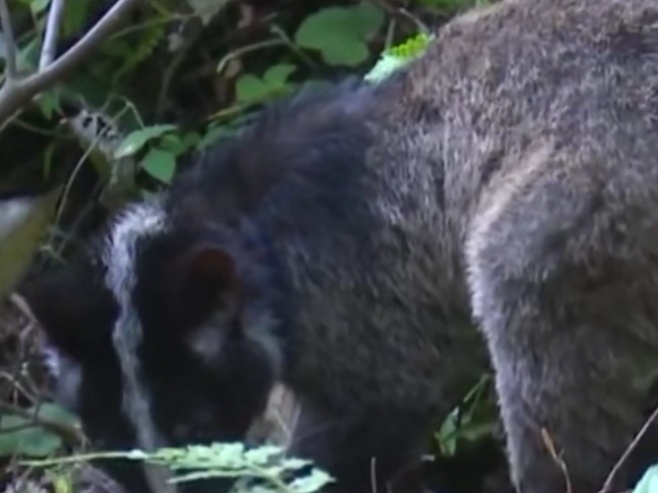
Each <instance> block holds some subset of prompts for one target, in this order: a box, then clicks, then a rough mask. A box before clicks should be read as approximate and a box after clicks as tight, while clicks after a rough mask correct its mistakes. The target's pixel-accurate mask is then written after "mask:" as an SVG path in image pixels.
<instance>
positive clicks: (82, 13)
mask: <svg viewBox="0 0 658 493" xmlns="http://www.w3.org/2000/svg"><path fill="white" fill-rule="evenodd" d="M92 3H93V2H66V3H65V4H64V15H63V16H62V36H66V37H68V36H74V35H76V34H78V33H79V32H80V31H82V29H83V28H84V24H85V20H86V19H87V14H88V13H89V7H90V5H91V4H92Z"/></svg>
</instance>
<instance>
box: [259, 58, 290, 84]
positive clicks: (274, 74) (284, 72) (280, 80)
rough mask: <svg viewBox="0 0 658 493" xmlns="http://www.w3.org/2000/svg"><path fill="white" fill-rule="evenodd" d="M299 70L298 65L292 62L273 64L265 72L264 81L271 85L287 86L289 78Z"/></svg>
mask: <svg viewBox="0 0 658 493" xmlns="http://www.w3.org/2000/svg"><path fill="white" fill-rule="evenodd" d="M295 70H297V66H296V65H292V64H290V63H280V64H278V65H272V66H271V67H270V68H268V69H267V70H266V71H265V73H264V74H263V81H265V82H266V83H267V84H268V85H269V86H285V85H286V83H287V82H288V78H289V77H290V76H291V75H292V74H293V72H295Z"/></svg>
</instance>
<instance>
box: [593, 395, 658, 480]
mask: <svg viewBox="0 0 658 493" xmlns="http://www.w3.org/2000/svg"><path fill="white" fill-rule="evenodd" d="M656 418H658V406H657V407H656V409H654V410H653V413H651V416H649V419H647V421H646V422H645V423H644V426H642V429H641V430H640V431H639V432H638V434H637V435H636V436H635V438H634V439H633V441H632V442H631V444H630V445H629V446H628V447H627V448H626V451H625V452H624V453H623V454H622V456H621V457H620V458H619V460H618V461H617V463H616V464H615V467H613V468H612V471H610V474H608V477H607V478H606V480H605V483H603V488H601V489H600V490H599V493H610V490H611V489H612V482H613V481H614V480H615V476H616V475H617V473H618V472H619V470H620V469H621V467H622V466H623V465H624V463H625V462H626V461H627V460H628V457H629V456H630V455H631V453H633V450H635V448H636V447H637V446H638V444H639V443H640V440H642V437H643V436H644V435H646V433H647V431H649V427H650V426H651V425H652V424H653V422H654V421H656Z"/></svg>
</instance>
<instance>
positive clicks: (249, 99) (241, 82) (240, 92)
mask: <svg viewBox="0 0 658 493" xmlns="http://www.w3.org/2000/svg"><path fill="white" fill-rule="evenodd" d="M269 92H270V88H269V86H268V85H267V84H265V83H264V82H263V81H262V80H261V79H259V78H258V77H256V76H255V75H253V74H244V75H242V76H240V78H238V80H237V81H236V83H235V97H236V99H237V100H238V101H239V102H241V103H253V102H258V101H262V100H263V99H265V98H267V96H268V94H269Z"/></svg>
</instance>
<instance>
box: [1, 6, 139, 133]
mask: <svg viewBox="0 0 658 493" xmlns="http://www.w3.org/2000/svg"><path fill="white" fill-rule="evenodd" d="M140 1H141V0H118V1H117V3H115V4H114V6H113V7H112V8H111V9H110V10H109V11H108V12H107V13H106V14H105V15H104V16H103V18H102V19H101V20H100V21H98V23H96V25H95V26H94V27H92V28H91V30H90V31H89V32H88V33H87V34H85V35H84V36H83V38H82V39H80V40H79V41H78V42H77V43H76V44H75V45H74V46H73V47H72V48H71V49H69V50H68V51H66V53H64V54H63V55H62V56H61V57H59V58H58V59H57V60H55V61H54V62H53V63H51V64H50V65H48V66H47V67H46V68H44V69H43V70H41V71H39V72H37V73H35V74H33V75H30V76H29V77H26V78H25V79H21V80H18V81H15V83H12V84H7V83H5V84H4V85H3V86H2V88H1V89H0V129H1V128H2V127H3V125H4V124H5V123H6V122H7V121H8V120H9V119H10V118H12V117H13V116H14V115H15V114H16V113H17V112H18V111H20V109H21V108H22V107H23V105H24V104H25V103H27V102H28V101H29V100H30V99H31V98H33V97H34V96H36V95H37V94H38V93H39V92H41V91H43V90H44V89H47V88H48V87H49V86H51V85H52V84H53V83H55V82H56V81H58V80H60V79H62V78H64V77H65V76H67V75H68V74H69V73H70V72H71V70H73V69H74V68H76V67H77V66H78V65H79V64H80V63H81V62H82V61H83V60H85V59H86V58H87V57H88V56H89V55H91V54H92V53H93V52H94V50H95V49H96V47H97V46H98V45H99V44H100V43H101V42H102V41H103V40H104V39H106V38H107V36H108V35H109V34H110V33H111V32H112V31H114V29H115V28H116V27H117V26H118V25H119V23H120V22H121V21H122V20H123V18H124V17H125V16H126V15H127V14H128V13H129V12H130V11H131V10H132V9H133V8H135V7H136V6H137V4H138V3H140ZM0 3H3V0H0Z"/></svg>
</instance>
